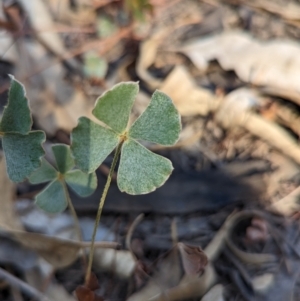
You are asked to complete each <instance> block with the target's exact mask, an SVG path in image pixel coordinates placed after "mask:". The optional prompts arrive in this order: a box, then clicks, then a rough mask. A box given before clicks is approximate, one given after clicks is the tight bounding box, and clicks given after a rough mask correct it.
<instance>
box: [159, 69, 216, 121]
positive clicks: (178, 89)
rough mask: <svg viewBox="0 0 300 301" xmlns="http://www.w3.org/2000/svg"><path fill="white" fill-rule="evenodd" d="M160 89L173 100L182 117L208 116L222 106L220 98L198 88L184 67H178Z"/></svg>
mask: <svg viewBox="0 0 300 301" xmlns="http://www.w3.org/2000/svg"><path fill="white" fill-rule="evenodd" d="M159 89H160V90H161V91H163V92H165V93H166V94H168V95H169V96H170V97H171V98H172V100H173V102H174V104H175V106H176V108H177V109H178V111H179V113H180V114H181V116H195V115H202V116H206V115H208V114H209V113H210V112H211V111H215V110H216V109H217V107H218V106H219V104H220V98H217V97H215V96H214V95H213V94H212V93H211V92H210V91H209V90H207V89H203V88H201V87H199V86H197V84H196V83H195V81H194V79H193V78H192V76H191V75H190V74H189V72H188V71H187V70H186V68H185V67H184V66H176V67H175V68H174V69H173V71H172V72H171V73H170V74H169V75H168V77H167V78H166V79H165V81H164V82H163V84H162V85H161V86H160V88H159Z"/></svg>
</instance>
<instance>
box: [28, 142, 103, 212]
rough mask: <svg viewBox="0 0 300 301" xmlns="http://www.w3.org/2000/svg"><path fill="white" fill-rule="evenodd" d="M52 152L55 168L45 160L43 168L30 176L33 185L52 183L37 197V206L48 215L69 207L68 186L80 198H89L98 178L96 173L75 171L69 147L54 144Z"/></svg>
mask: <svg viewBox="0 0 300 301" xmlns="http://www.w3.org/2000/svg"><path fill="white" fill-rule="evenodd" d="M52 152H53V154H54V160H55V167H53V166H52V165H51V164H50V163H49V162H48V161H47V160H46V159H45V158H43V159H42V165H41V167H40V168H38V169H37V170H36V171H34V172H33V173H32V174H31V175H30V177H29V181H30V182H31V183H32V184H40V183H45V182H50V183H49V185H48V186H46V188H45V189H44V190H42V191H41V192H40V193H39V194H38V195H36V204H37V205H38V206H39V207H40V208H41V209H43V210H44V211H46V212H48V213H58V212H62V211H64V210H65V209H66V207H67V206H68V198H69V193H68V190H67V186H66V184H67V185H68V186H70V187H71V189H72V190H74V192H75V193H76V194H78V195H79V196H82V197H85V196H89V195H91V194H92V193H93V192H94V191H95V189H96V187H97V176H96V173H95V172H93V173H90V174H86V173H83V172H82V171H81V170H79V169H74V166H75V164H74V160H73V158H72V157H71V151H70V147H69V146H68V145H65V144H54V145H53V146H52Z"/></svg>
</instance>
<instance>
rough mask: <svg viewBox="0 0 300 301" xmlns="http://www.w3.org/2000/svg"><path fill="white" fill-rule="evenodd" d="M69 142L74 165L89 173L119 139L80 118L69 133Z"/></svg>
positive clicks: (113, 134) (102, 128) (106, 130)
mask: <svg viewBox="0 0 300 301" xmlns="http://www.w3.org/2000/svg"><path fill="white" fill-rule="evenodd" d="M115 119H117V118H115ZM71 140H72V145H71V150H72V153H73V156H74V158H75V163H76V165H77V166H78V167H79V168H80V169H81V170H82V171H83V172H86V173H91V172H93V171H95V170H96V169H97V168H98V166H99V165H100V164H101V163H102V162H103V161H104V159H105V158H106V157H107V156H108V155H109V154H110V153H111V152H112V151H113V149H114V148H115V147H116V146H117V144H118V142H119V137H118V135H117V134H115V133H114V132H113V131H112V130H110V129H107V128H104V127H102V126H101V125H98V124H96V123H95V122H93V121H92V120H90V119H88V118H86V117H81V118H79V122H78V125H77V127H76V128H75V129H74V130H73V131H72V133H71Z"/></svg>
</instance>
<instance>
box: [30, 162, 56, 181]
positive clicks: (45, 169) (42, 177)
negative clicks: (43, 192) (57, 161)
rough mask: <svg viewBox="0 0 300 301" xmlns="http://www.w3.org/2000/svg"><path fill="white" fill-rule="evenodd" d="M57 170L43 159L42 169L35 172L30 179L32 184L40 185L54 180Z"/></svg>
mask: <svg viewBox="0 0 300 301" xmlns="http://www.w3.org/2000/svg"><path fill="white" fill-rule="evenodd" d="M57 174H58V173H57V170H56V169H55V168H54V167H53V166H52V165H51V164H50V163H49V162H48V161H47V160H46V159H45V158H43V159H42V164H41V167H40V168H38V169H37V170H35V171H34V172H33V173H32V174H31V175H30V177H29V178H28V180H29V182H30V183H31V184H40V183H45V182H49V181H52V180H54V179H55V178H56V177H57Z"/></svg>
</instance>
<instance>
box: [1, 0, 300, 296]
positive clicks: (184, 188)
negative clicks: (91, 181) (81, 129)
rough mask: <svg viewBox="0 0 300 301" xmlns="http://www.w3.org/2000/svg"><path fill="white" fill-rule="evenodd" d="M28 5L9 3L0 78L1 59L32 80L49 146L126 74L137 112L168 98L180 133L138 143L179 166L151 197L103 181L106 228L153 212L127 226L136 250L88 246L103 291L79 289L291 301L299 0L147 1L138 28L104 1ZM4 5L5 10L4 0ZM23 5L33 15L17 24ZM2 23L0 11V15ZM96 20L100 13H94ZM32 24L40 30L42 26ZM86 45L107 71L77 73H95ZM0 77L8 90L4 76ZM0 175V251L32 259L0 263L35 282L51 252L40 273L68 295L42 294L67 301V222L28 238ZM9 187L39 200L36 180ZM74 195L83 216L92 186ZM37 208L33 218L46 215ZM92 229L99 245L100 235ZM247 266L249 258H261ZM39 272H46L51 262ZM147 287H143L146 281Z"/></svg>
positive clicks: (36, 112) (74, 270) (118, 228)
mask: <svg viewBox="0 0 300 301" xmlns="http://www.w3.org/2000/svg"><path fill="white" fill-rule="evenodd" d="M23 2H24V1H17V2H16V7H15V8H17V9H16V10H15V13H16V16H18V18H19V21H20V20H21V22H19V27H20V31H19V33H18V35H14V34H12V32H11V31H10V32H9V31H7V30H6V28H7V27H3V25H2V24H3V22H1V23H0V26H1V32H3V34H4V35H5V39H6V40H3V44H2V42H1V45H3V46H5V47H3V48H5V49H4V50H3V53H2V52H1V61H0V64H1V68H0V69H2V71H1V76H2V72H3V77H4V78H5V72H6V70H8V65H7V64H8V63H9V64H11V65H13V66H14V68H15V71H14V73H13V74H15V76H16V78H18V79H20V80H21V81H22V82H23V79H26V80H25V85H26V90H27V91H28V99H29V101H30V105H31V107H32V108H33V118H34V129H44V130H45V131H46V132H47V135H48V136H49V137H48V142H50V143H62V142H65V141H61V139H62V137H68V135H69V134H70V131H71V130H72V128H74V127H75V126H76V124H77V123H76V120H77V117H78V116H79V115H85V116H87V117H88V118H91V117H92V114H90V112H91V111H92V107H93V101H94V99H95V98H96V97H97V96H99V95H101V94H102V92H103V91H104V90H106V89H110V88H112V87H113V86H114V85H115V84H117V83H118V82H120V81H136V80H142V81H143V86H142V89H141V91H140V93H139V95H138V96H137V99H136V104H135V105H134V107H133V114H132V116H131V119H132V120H134V119H136V117H137V116H139V115H140V114H141V113H142V112H143V111H144V109H145V108H146V107H147V105H148V103H149V100H150V96H149V95H151V94H152V93H153V91H154V89H159V90H161V91H163V92H164V93H166V94H167V95H169V96H170V97H171V99H172V100H173V101H174V104H175V105H176V107H177V109H178V111H179V112H180V113H181V115H182V116H183V134H182V135H181V137H180V139H179V141H178V142H177V144H175V145H174V146H173V148H172V149H171V150H168V151H167V150H166V149H164V147H163V146H156V145H153V144H152V143H149V142H147V143H145V144H144V145H145V146H146V147H147V148H149V149H151V150H152V151H155V152H157V153H158V154H164V155H167V156H168V157H169V159H171V161H172V163H173V165H174V167H175V172H174V175H172V176H171V178H170V180H169V182H167V184H166V185H165V186H166V187H164V186H163V187H162V188H160V189H159V190H158V191H157V192H155V193H154V194H153V195H151V194H150V195H145V196H143V197H131V196H125V195H124V194H121V193H119V192H118V190H117V187H116V183H113V187H112V190H111V196H110V197H111V198H110V199H109V200H108V204H107V207H106V208H105V210H104V218H103V225H102V226H103V227H104V226H106V228H108V229H109V233H111V236H110V234H107V235H108V236H107V237H109V236H110V237H113V239H115V238H116V237H117V238H118V239H117V241H118V242H120V243H123V239H124V237H125V236H126V235H127V230H128V228H129V225H130V224H131V223H132V220H133V219H134V217H135V214H139V213H141V212H144V213H147V214H148V215H147V217H146V218H145V219H144V220H143V221H142V222H141V223H140V224H138V225H137V226H136V227H135V229H134V232H133V234H132V239H131V248H130V250H125V249H123V248H122V250H115V249H109V250H107V253H105V252H106V250H104V249H98V250H97V252H96V257H97V258H96V260H95V266H94V271H95V272H96V274H97V278H98V281H99V282H100V288H97V289H95V287H93V288H89V289H90V292H92V294H94V297H87V298H94V299H95V298H96V297H95V296H96V295H97V296H99V298H100V299H101V298H104V299H113V298H117V299H122V300H125V299H130V300H131V299H132V298H135V297H134V296H141V297H139V298H141V299H145V296H146V295H147V296H148V294H149V295H151V296H152V298H153V299H155V300H177V299H187V298H189V297H191V294H192V295H193V296H195V297H197V298H198V299H200V298H201V296H204V295H205V296H204V297H203V299H202V300H216V299H217V300H236V299H238V300H251V298H252V300H253V299H254V298H255V300H297V295H298V294H299V284H298V282H297V281H298V280H297V279H298V278H299V277H298V273H297V270H298V268H299V255H298V254H299V252H298V249H299V233H298V223H299V221H298V211H299V204H298V199H299V188H298V186H299V171H300V170H299V166H298V164H299V145H298V136H299V131H298V126H297V125H298V119H299V118H298V115H299V95H298V94H299V91H298V87H297V84H298V82H297V80H298V77H299V76H297V74H298V73H297V72H299V71H297V57H298V55H297V53H298V52H299V49H298V44H297V38H298V37H299V24H298V21H299V20H298V19H297V15H296V16H295V11H297V10H298V8H297V7H298V6H297V4H296V2H294V1H292V3H291V5H289V6H284V7H283V6H282V3H281V2H280V1H277V0H276V1H273V2H272V3H271V2H268V1H262V0H257V1H253V2H251V3H248V2H246V1H234V2H232V1H222V2H221V1H199V2H197V3H196V2H195V1H190V0H189V1H170V3H167V2H166V1H151V4H152V9H153V11H152V14H151V13H150V11H147V10H143V12H144V14H145V18H146V19H147V20H149V23H148V24H147V26H143V25H142V23H139V22H140V21H138V20H135V19H132V17H133V14H132V12H130V11H129V12H128V11H126V10H124V9H123V7H122V6H121V5H117V4H116V3H114V1H107V2H105V3H104V2H103V3H102V2H101V3H100V2H99V3H98V2H97V3H96V2H95V3H93V4H91V3H89V1H73V3H72V4H73V7H71V6H70V5H69V3H68V1H63V4H62V5H61V7H59V5H58V4H57V3H58V2H57V1H51V2H49V3H47V4H45V2H43V1H36V2H37V6H34V7H32V8H31V7H29V6H28V5H27V4H26V3H23ZM25 2H26V1H25ZM2 3H4V1H1V4H2ZM39 5H42V6H43V10H41V11H40V13H41V14H42V12H43V14H44V16H45V18H44V19H43V18H41V19H40V20H39V21H38V20H37V19H35V18H36V16H37V13H35V12H34V9H37V8H38V7H39ZM48 5H49V6H48ZM1 7H2V5H1ZM291 7H294V8H291ZM4 8H5V12H7V11H8V8H9V7H8V6H7V3H5V6H4ZM59 8H61V9H59ZM11 12H12V11H11ZM20 12H22V13H20ZM18 14H19V15H18ZM26 14H27V17H26V18H28V20H29V21H30V22H24V19H22V18H23V16H24V15H25V16H26ZM86 16H89V17H88V18H87V17H86ZM5 17H6V15H4V14H3V15H1V20H0V21H3V20H5ZM102 18H103V20H104V21H105V22H106V23H105V22H104V21H103V22H100V21H101V20H102ZM6 19H7V18H6ZM9 20H10V21H9V22H12V21H11V18H10V19H9ZM107 20H110V21H111V22H112V25H113V28H111V29H110V30H111V31H109V30H107V28H106V27H105V26H108V25H107ZM25 21H26V19H25ZM41 21H44V22H46V21H47V22H48V23H47V24H48V25H47V24H46V23H43V24H41V23H38V22H41ZM14 22H15V21H14ZM58 22H59V23H58ZM5 24H6V23H5ZM20 24H21V26H20ZM24 24H25V27H22V26H23V25H24ZM47 27H48V28H47ZM99 27H100V28H99ZM71 29H72V30H71ZM68 31H69V32H68ZM32 32H35V36H33V35H32ZM104 32H105V34H104ZM46 33H47V34H46ZM99 33H100V34H99ZM28 36H30V37H31V38H30V39H28ZM51 39H52V40H51ZM53 39H54V40H56V41H57V43H56V42H55V43H53ZM1 41H2V40H1ZM5 41H7V42H5ZM4 42H5V43H4ZM104 45H105V46H104ZM97 47H98V48H97ZM88 51H93V55H94V56H95V57H96V58H99V59H101V61H102V62H103V66H104V67H103V68H104V69H103V70H100V69H99V70H98V69H96V70H91V72H92V73H89V74H91V75H92V76H86V75H85V74H84V72H83V70H87V69H86V68H89V65H88V64H89V63H88V62H87V61H86V60H85V53H87V54H88ZM297 51H298V52H297ZM50 52H51V54H50ZM16 53H18V55H16ZM270 53H272V55H270ZM49 66H51V67H50V68H48V67H49ZM72 68H73V69H72ZM106 68H107V71H106ZM41 70H42V71H41ZM10 72H11V71H10ZM89 72H90V71H89ZM6 73H8V72H6ZM0 84H1V87H0V88H1V91H4V90H5V89H6V88H7V84H8V81H7V80H4V81H3V82H2V81H1V82H0ZM250 85H251V87H250ZM5 87H6V88H5ZM249 88H251V89H249ZM141 95H142V96H141ZM1 99H2V98H1ZM4 99H5V98H4ZM59 132H60V133H62V132H63V133H64V134H63V135H64V136H63V135H58V134H57V133H59ZM67 139H68V138H67ZM149 140H150V141H151V139H149ZM110 160H111V158H110V157H108V158H107V159H105V160H104V161H103V162H102V167H104V168H102V167H101V169H100V170H101V171H97V173H98V178H99V183H100V186H101V183H103V181H104V178H105V172H103V171H104V170H105V166H106V165H109V164H110ZM2 163H3V162H2ZM99 164H100V163H99ZM2 165H3V164H2ZM2 167H3V166H2ZM3 169H4V168H3ZM1 174H5V173H4V170H2V173H1ZM1 181H3V185H2V186H3V187H2V189H1V192H2V193H3V200H4V199H5V200H7V202H1V206H3V207H1V212H3V213H4V214H3V216H2V215H1V217H0V222H1V225H2V226H3V229H4V230H3V233H2V232H1V233H2V234H1V235H3V238H2V239H3V245H2V247H1V251H4V253H5V252H9V253H10V252H11V251H12V250H13V249H14V248H18V247H17V246H20V247H19V248H18V252H21V253H20V254H23V252H24V254H27V255H17V256H16V258H17V257H18V256H21V258H23V256H25V257H26V258H27V260H26V261H25V260H24V264H23V265H22V263H20V262H17V261H18V260H17V259H13V258H14V257H13V256H12V257H11V258H10V259H11V261H7V257H6V259H5V257H2V256H0V259H1V263H2V264H6V265H7V264H10V265H11V267H12V270H13V271H14V268H15V267H17V268H19V269H21V270H22V271H23V276H20V277H23V278H21V280H22V281H23V282H25V281H27V282H28V283H30V285H32V286H37V289H38V290H42V287H45V283H44V284H38V282H37V281H32V280H30V279H32V278H31V277H30V276H29V274H31V273H33V272H32V271H31V270H30V267H32V266H33V265H36V260H37V258H38V260H39V261H40V256H44V253H43V252H46V253H47V256H49V257H50V262H51V257H52V263H51V265H50V270H51V271H52V270H53V269H54V270H55V271H56V273H55V276H53V277H52V276H49V275H50V274H49V273H48V274H47V273H45V274H46V276H45V274H36V275H39V277H40V278H41V279H44V280H45V279H46V277H50V278H49V279H50V282H49V283H50V285H49V287H48V289H50V288H51V287H52V292H53V291H55V288H54V290H53V287H54V282H55V281H57V280H58V279H59V280H60V282H61V284H62V285H64V287H65V288H67V290H68V292H67V291H66V290H65V289H63V288H62V286H60V288H61V289H62V290H63V291H64V292H63V293H62V294H61V295H59V293H58V296H54V295H51V297H52V298H53V299H54V300H65V299H67V298H69V299H70V300H74V297H72V296H71V294H72V292H73V291H74V289H75V287H76V286H77V284H78V283H80V279H78V278H80V277H82V275H83V272H82V266H81V264H80V262H79V260H77V258H78V254H79V249H80V248H81V246H79V245H78V242H76V241H75V240H73V236H72V234H70V233H72V231H71V232H70V233H69V232H68V231H66V232H65V233H64V235H65V236H64V238H58V237H56V234H57V233H52V234H51V235H52V236H53V235H54V237H55V238H53V237H52V238H50V237H49V236H48V235H49V233H47V230H46V229H45V227H42V226H41V225H39V226H36V227H35V228H34V232H37V233H31V232H28V231H29V229H28V225H29V224H28V223H27V225H26V223H25V224H24V225H25V227H26V229H24V226H22V224H21V223H20V217H19V216H18V215H16V214H15V212H14V202H15V200H14V198H15V197H16V195H15V193H14V187H15V186H12V184H10V182H9V181H8V179H6V180H5V179H2V180H1ZM1 184H2V183H1ZM16 188H17V191H18V194H17V198H18V201H17V203H22V202H25V200H24V199H27V201H28V197H29V198H31V199H33V197H32V195H34V194H37V191H36V190H39V191H38V192H40V191H42V189H43V187H42V186H38V188H37V187H32V186H29V184H28V183H27V182H25V183H21V184H18V185H17V186H16ZM4 193H5V195H4ZM71 195H72V200H74V205H75V207H76V209H77V211H78V212H79V214H80V215H82V216H85V215H93V214H94V212H95V207H96V206H97V201H96V200H97V197H96V195H97V191H96V192H95V195H92V196H90V197H89V198H87V199H86V201H85V202H83V201H82V200H81V199H80V198H79V197H78V196H75V195H73V194H71ZM27 201H26V202H27ZM2 208H3V210H2ZM34 210H36V211H35V212H36V213H35V214H36V216H39V214H42V213H41V212H39V211H38V210H37V209H36V208H35V209H34ZM257 210H258V211H257ZM274 210H276V213H274V212H273V211H274ZM232 212H235V213H233V215H230V214H231V213H232ZM23 214H24V213H23ZM282 215H284V216H285V217H283V216H282ZM228 216H229V217H228ZM291 216H292V217H291ZM21 218H22V216H21ZM174 218H175V220H176V225H177V226H176V227H177V231H175V233H177V234H176V236H177V240H178V241H179V243H178V244H177V245H176V246H175V247H174V237H172V235H174V233H173V232H174V231H173V230H172V231H173V232H172V231H171V225H172V224H173V222H172V221H173V219H174ZM63 219H64V218H63ZM236 219H237V220H236ZM228 221H230V222H228ZM53 223H54V224H56V223H57V225H58V224H59V222H58V221H55V222H53ZM63 224H64V223H63ZM86 224H87V223H85V227H86ZM222 225H223V226H222ZM68 227H71V229H72V225H71V226H70V224H69V226H68V223H66V224H65V229H68ZM1 228H2V227H1ZM62 229H64V226H62ZM31 231H32V229H31ZM59 231H62V232H64V230H59ZM171 232H172V233H173V234H171ZM67 233H69V234H67ZM47 234H48V235H47ZM7 236H10V237H8V238H7ZM25 238H26V243H24V242H25ZM12 239H13V240H12ZM101 239H102V240H105V235H104V237H102V238H101ZM5 240H6V242H7V241H9V244H7V243H6V244H5V243H4V242H5ZM87 240H88V238H87ZM21 245H22V247H21ZM53 246H54V247H53ZM200 247H201V248H202V249H203V252H204V253H201V252H202V251H201V252H200V254H203V256H207V257H208V259H209V261H208V264H207V265H204V267H203V270H204V271H202V272H201V273H200V274H201V275H200V276H199V277H196V278H193V277H194V276H193V275H191V274H193V273H194V272H195V271H199V269H198V268H197V263H198V262H199V261H198V259H199V250H200V249H199V248H200ZM6 248H8V249H7V251H5V250H6ZM174 248H179V253H180V252H181V253H182V252H185V253H184V254H188V259H187V258H185V260H182V259H180V260H179V259H178V257H177V259H176V256H175V259H174V260H175V261H173V262H171V264H170V262H168V260H169V259H168V256H169V255H168V254H171V253H172V251H170V250H174ZM55 250H56V251H55ZM61 250H62V252H60V251H61ZM180 250H181V251H180ZM183 250H184V251H183ZM29 251H30V252H31V253H28V252H29ZM26 252H27V253H26ZM28 254H30V255H28ZM72 254H74V256H73V255H72ZM162 254H166V255H164V256H163V255H162ZM278 254H280V256H279V255H278ZM0 255H1V252H0ZM56 255H57V256H58V257H57V256H56ZM71 255H72V256H71ZM177 255H178V254H177ZM47 256H44V258H47ZM274 256H275V257H274ZM278 256H279V258H280V261H279V260H278V259H279V258H278ZM25 257H24V258H25ZM105 258H106V259H105ZM157 258H160V260H159V261H158V263H157V264H156V267H155V265H153V262H155V260H156V259H157ZM191 258H192V259H191ZM201 258H202V257H201V256H200V259H201ZM274 258H276V260H274ZM48 259H49V258H48ZM2 260H3V261H2ZM76 260H77V261H76ZM194 260H195V261H194ZM257 260H258V262H259V264H255V263H256V262H257ZM14 261H16V262H17V265H15V264H16V262H15V263H13V262H14ZM19 261H20V260H19ZM71 262H73V263H72V264H71ZM191 262H192V263H191ZM200 262H201V260H200ZM249 262H251V264H249ZM25 263H26V264H25ZM166 265H168V266H167V267H166ZM41 266H42V267H43V269H44V270H45V269H47V268H45V266H46V264H44V265H40V267H41ZM62 266H64V268H61V267H62ZM184 266H185V267H186V269H187V270H186V269H184ZM48 267H49V266H48ZM58 267H60V268H59V269H58V270H57V268H58ZM6 268H7V267H6V266H4V269H6ZM194 269H195V270H194ZM157 270H158V271H160V272H159V273H158V272H157ZM187 271H188V272H187ZM286 271H288V273H286ZM0 274H1V273H0ZM33 274H34V273H33ZM76 279H77V280H76ZM45 281H46V280H45ZM76 281H77V282H76ZM170 283H171V287H170ZM10 284H11V285H13V283H10ZM151 285H152V289H149V290H148V291H147V292H146V293H145V291H143V290H144V289H145V288H147V287H151ZM142 286H144V288H142ZM112 287H113V288H112ZM187 288H188V289H187ZM57 291H60V289H57ZM90 292H89V293H87V294H90ZM213 292H214V293H213ZM189 293H190V295H189ZM8 294H10V293H9V292H8V290H5V288H4V289H3V288H2V287H1V289H0V297H1V298H2V299H3V300H5V301H6V300H8V299H7V295H8ZM166 295H168V298H167V299H166ZM211 295H213V296H211ZM49 296H50V295H49ZM126 296H127V297H126ZM176 296H179V297H176ZM85 297H86V296H84V297H83V298H85ZM173 297H174V299H173ZM97 298H98V297H97ZM176 298H177V299H176ZM25 300H27V299H26V296H25ZM83 300H85V299H83ZM91 300H92V299H91Z"/></svg>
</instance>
